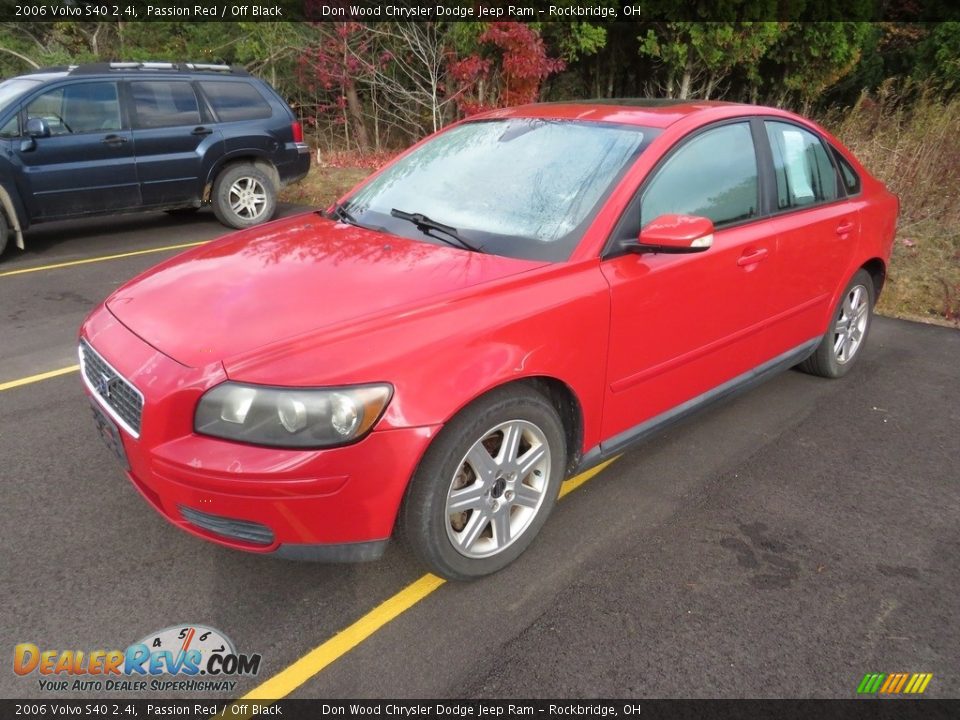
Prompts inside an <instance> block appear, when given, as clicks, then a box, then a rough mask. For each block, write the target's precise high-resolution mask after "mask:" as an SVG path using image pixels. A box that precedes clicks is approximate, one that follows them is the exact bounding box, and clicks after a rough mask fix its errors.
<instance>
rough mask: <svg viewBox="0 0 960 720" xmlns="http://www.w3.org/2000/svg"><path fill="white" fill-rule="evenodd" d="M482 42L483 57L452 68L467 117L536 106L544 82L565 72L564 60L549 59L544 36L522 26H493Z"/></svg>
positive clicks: (512, 24) (457, 62)
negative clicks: (523, 106)
mask: <svg viewBox="0 0 960 720" xmlns="http://www.w3.org/2000/svg"><path fill="white" fill-rule="evenodd" d="M479 40H480V43H481V48H480V52H479V53H477V54H474V55H470V56H468V57H465V58H463V59H460V60H454V61H453V62H451V63H450V66H449V72H450V76H451V77H452V78H453V80H454V81H455V82H457V83H458V84H459V86H460V88H459V91H458V92H459V93H460V94H459V97H458V100H457V103H458V105H459V107H460V110H461V112H463V113H464V114H466V115H473V114H475V113H478V112H482V111H484V110H490V109H492V108H497V107H509V106H510V105H522V104H524V103H529V102H534V101H536V100H537V97H538V95H539V93H540V85H541V84H542V83H543V81H544V80H545V79H546V78H547V77H549V76H550V75H552V74H553V73H556V72H559V71H561V70H563V68H564V62H563V60H560V59H557V58H550V57H547V49H546V46H545V45H544V43H543V38H541V37H540V34H539V33H538V32H537V31H536V30H535V29H533V28H531V27H530V26H529V25H527V24H525V23H522V22H494V23H490V25H489V27H488V28H487V29H486V31H484V33H483V34H482V35H481V36H480V38H479Z"/></svg>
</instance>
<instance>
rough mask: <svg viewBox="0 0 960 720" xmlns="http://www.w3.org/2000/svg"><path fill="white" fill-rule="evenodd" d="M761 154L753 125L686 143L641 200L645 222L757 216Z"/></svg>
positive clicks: (727, 220)
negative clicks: (670, 216) (665, 218)
mask: <svg viewBox="0 0 960 720" xmlns="http://www.w3.org/2000/svg"><path fill="white" fill-rule="evenodd" d="M758 186H759V183H758V181H757V156H756V151H755V150H754V147H753V136H752V135H751V134H750V125H749V124H748V123H745V122H744V123H735V124H731V125H722V126H720V127H718V128H714V129H712V130H707V131H706V132H704V133H702V134H701V135H698V136H697V137H695V138H694V139H693V140H691V141H690V142H688V143H686V144H684V145H682V146H681V147H680V149H679V150H677V151H676V152H675V153H674V154H673V155H671V156H670V159H669V160H667V162H666V164H665V165H664V166H663V167H661V168H660V170H659V171H658V172H657V174H656V176H655V177H654V178H653V181H652V182H651V183H650V184H649V186H648V187H647V189H646V191H645V192H644V194H643V198H642V199H641V202H640V218H641V222H640V224H641V226H643V225H646V224H647V223H649V222H650V221H651V220H654V219H655V218H657V217H659V216H660V215H664V214H667V213H676V214H680V215H699V216H700V217H706V218H710V219H711V220H713V222H714V224H715V225H718V226H719V225H724V224H727V223H733V222H737V221H740V220H747V219H749V218H752V217H756V215H757V209H758V207H759V204H758V202H757V189H758Z"/></svg>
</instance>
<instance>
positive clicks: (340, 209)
mask: <svg viewBox="0 0 960 720" xmlns="http://www.w3.org/2000/svg"><path fill="white" fill-rule="evenodd" d="M330 217H331V219H333V220H343V221H344V222H348V223H350V224H351V225H356V226H357V227H363V225H361V224H360V221H359V220H357V218H355V217H354V215H353V213H352V212H350V211H349V210H347V205H346V203H337V204H336V205H334V206H333V210H332V211H331V212H330Z"/></svg>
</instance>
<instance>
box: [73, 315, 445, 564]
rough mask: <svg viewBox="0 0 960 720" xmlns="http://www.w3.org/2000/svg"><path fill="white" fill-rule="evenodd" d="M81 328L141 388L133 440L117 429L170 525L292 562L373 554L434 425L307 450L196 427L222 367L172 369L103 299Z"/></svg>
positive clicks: (131, 473)
mask: <svg viewBox="0 0 960 720" xmlns="http://www.w3.org/2000/svg"><path fill="white" fill-rule="evenodd" d="M81 336H82V337H83V339H85V340H86V341H87V342H88V343H89V344H90V346H92V347H93V348H94V349H95V350H96V352H97V353H99V354H100V355H101V356H102V357H103V358H104V359H105V360H106V361H107V362H109V363H110V365H112V366H113V367H114V368H115V369H116V370H117V372H119V373H120V374H121V375H122V376H123V377H124V378H126V380H127V381H129V382H130V383H131V384H132V385H134V386H135V387H136V388H137V389H138V390H139V391H140V392H141V393H142V394H143V398H144V403H143V414H142V422H141V426H140V435H139V437H138V438H135V437H133V435H132V434H131V433H130V432H128V431H127V430H126V429H121V430H120V436H121V439H122V444H123V448H124V450H125V452H126V456H127V460H128V463H129V469H128V470H127V476H128V478H129V479H130V481H131V482H132V483H133V485H134V486H135V487H136V488H137V490H138V491H139V492H140V494H141V495H142V496H143V497H144V498H145V499H146V500H147V501H148V502H149V503H150V504H151V505H152V506H153V507H154V508H155V509H156V510H157V511H158V512H159V513H160V514H161V515H163V516H164V517H165V518H166V519H167V520H169V521H170V522H171V523H173V524H174V525H176V526H177V527H179V528H181V529H182V530H185V531H187V532H189V533H192V534H194V535H197V536H199V537H202V538H204V539H207V540H211V541H213V542H216V543H219V544H221V545H226V546H228V547H233V548H237V549H241V550H247V551H251V552H258V553H273V554H275V555H278V556H280V557H286V558H292V559H318V560H330V561H332V560H370V559H375V558H376V557H379V556H380V554H382V552H383V549H384V547H385V545H386V542H387V540H388V539H389V537H390V535H391V533H392V531H393V525H394V521H395V519H396V515H397V510H398V508H399V505H400V501H401V499H402V497H403V493H404V491H405V489H406V486H407V482H408V481H409V478H410V477H411V475H412V474H413V472H414V470H415V468H416V465H417V463H418V462H419V460H420V457H421V455H422V454H423V452H424V450H425V449H426V447H427V445H428V444H429V442H430V440H431V438H432V437H433V435H434V434H435V432H436V430H437V428H435V427H426V428H404V429H390V430H381V431H378V430H374V431H373V432H372V433H370V434H369V435H368V436H367V437H365V438H364V439H363V440H361V441H360V442H358V443H356V444H354V445H349V446H346V447H340V448H333V449H329V450H308V451H304V450H285V449H277V448H266V447H255V446H250V445H244V444H240V443H234V442H229V441H226V440H220V439H217V438H212V437H206V436H202V435H197V434H195V433H194V432H193V413H194V409H195V407H196V403H197V401H198V400H199V398H200V396H201V395H202V394H203V392H204V391H205V390H207V389H209V388H210V387H212V386H214V385H216V384H218V383H220V382H223V381H224V380H226V379H227V376H226V373H225V372H224V370H223V368H222V366H221V365H220V364H219V363H214V364H211V365H210V366H208V367H205V368H188V367H185V366H183V365H180V364H179V363H177V362H176V361H174V360H172V359H171V358H169V357H167V356H166V355H164V354H162V353H160V352H159V351H157V350H155V349H154V348H152V347H151V346H150V345H148V344H147V343H145V342H144V341H143V340H141V339H140V338H139V337H137V336H136V335H134V334H133V333H132V332H131V331H129V330H128V329H127V328H126V327H124V326H123V325H122V324H121V323H120V322H119V321H117V320H116V319H115V318H114V317H113V315H112V314H110V313H109V311H107V310H106V309H105V308H103V307H101V308H100V309H98V310H97V311H95V312H94V314H93V315H91V316H90V318H89V319H88V320H87V322H86V323H85V324H84V327H83V329H82V331H81ZM85 388H86V390H87V392H88V394H90V395H91V397H92V399H93V401H94V402H96V403H97V404H98V405H99V406H100V407H104V408H105V407H106V403H105V401H104V400H103V398H101V397H99V396H98V395H97V393H96V391H95V390H94V391H92V392H91V388H90V387H89V386H86V385H85Z"/></svg>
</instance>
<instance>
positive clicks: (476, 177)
mask: <svg viewBox="0 0 960 720" xmlns="http://www.w3.org/2000/svg"><path fill="white" fill-rule="evenodd" d="M652 134H653V133H652V132H651V131H650V130H647V129H645V128H639V127H634V126H627V125H614V124H601V123H588V122H576V121H567V120H542V119H533V118H514V119H507V120H492V121H491V120H487V121H479V122H472V123H467V124H464V125H459V126H457V127H455V128H453V129H451V130H449V131H448V132H445V133H443V134H442V135H438V136H437V137H436V138H434V139H433V140H431V141H429V142H428V143H426V144H425V145H423V146H422V147H420V148H419V149H417V150H416V151H414V152H413V153H411V154H410V155H408V156H407V157H404V158H402V159H401V160H399V161H397V162H396V163H395V164H393V165H392V166H390V167H388V168H387V169H386V170H385V171H384V172H383V173H382V174H381V175H380V176H379V177H377V178H375V179H374V180H373V181H371V182H370V183H369V184H368V185H366V186H365V187H363V188H361V189H360V191H359V192H357V193H356V195H354V196H353V197H351V198H350V199H349V200H348V201H347V202H346V203H345V208H346V209H347V210H348V211H349V213H350V215H351V216H352V217H353V218H354V219H356V220H357V221H358V222H359V223H360V224H363V225H365V226H368V227H376V228H378V229H383V230H386V231H388V232H391V233H394V234H397V235H402V236H404V237H410V238H415V239H429V240H430V241H431V242H437V241H439V238H435V237H432V236H433V235H434V233H432V232H430V231H429V229H428V228H426V227H425V226H424V224H423V223H420V224H419V225H418V224H417V223H411V222H409V220H408V221H407V222H404V220H403V219H402V218H398V217H397V212H394V211H399V212H400V213H401V214H407V213H416V214H419V215H423V216H426V217H427V218H428V219H429V220H430V221H431V222H433V223H442V224H444V225H446V226H449V228H451V229H455V230H456V232H457V233H458V234H459V236H460V237H461V238H463V239H464V240H466V241H467V242H468V243H470V245H472V246H475V247H477V248H479V249H480V250H481V251H482V252H489V253H495V254H500V255H508V256H511V257H519V258H529V259H544V260H553V261H558V260H564V259H566V258H567V257H568V256H569V255H570V252H571V251H572V250H573V248H574V247H575V246H576V243H577V241H578V240H579V239H580V236H581V235H582V233H583V230H584V229H585V227H586V225H587V224H588V223H589V221H590V220H591V219H592V217H593V214H594V212H595V211H596V210H597V209H598V208H599V205H600V203H601V201H602V200H603V199H604V198H605V197H606V195H607V194H608V193H609V191H610V190H611V189H612V186H613V184H614V181H615V180H616V179H617V178H618V177H619V176H620V175H621V174H622V173H623V172H624V171H625V170H626V169H627V168H628V167H629V165H630V164H631V163H632V161H633V160H634V159H636V157H637V156H638V155H639V153H640V151H641V150H642V149H643V147H645V142H649V140H650V139H651V136H652ZM428 232H430V234H428Z"/></svg>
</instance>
